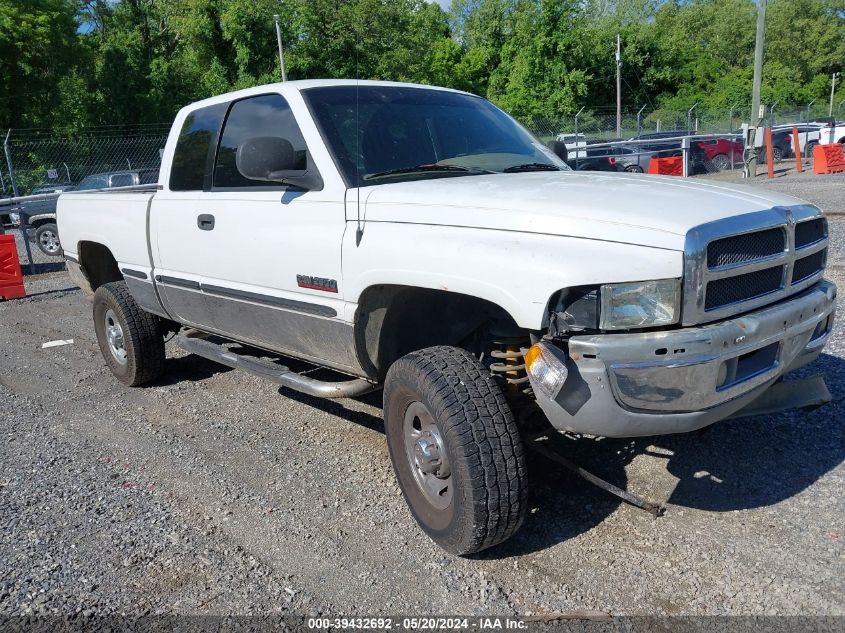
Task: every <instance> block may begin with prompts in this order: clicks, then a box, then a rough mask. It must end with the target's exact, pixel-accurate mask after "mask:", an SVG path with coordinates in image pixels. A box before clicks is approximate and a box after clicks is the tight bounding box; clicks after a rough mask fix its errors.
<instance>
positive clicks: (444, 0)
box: [435, 0, 452, 9]
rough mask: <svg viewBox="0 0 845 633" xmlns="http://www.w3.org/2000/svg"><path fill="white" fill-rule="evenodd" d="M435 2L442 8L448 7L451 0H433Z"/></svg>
mask: <svg viewBox="0 0 845 633" xmlns="http://www.w3.org/2000/svg"><path fill="white" fill-rule="evenodd" d="M435 2H437V4H439V5H440V6H441V7H443V8H444V9H448V8H449V5H450V4H451V2H452V0H435Z"/></svg>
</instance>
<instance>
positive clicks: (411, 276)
mask: <svg viewBox="0 0 845 633" xmlns="http://www.w3.org/2000/svg"><path fill="white" fill-rule="evenodd" d="M58 221H59V227H60V230H61V234H62V242H63V244H64V251H65V256H66V258H67V260H68V266H69V270H70V271H71V274H72V276H73V278H74V279H75V281H76V283H78V284H79V285H80V286H81V287H82V288H83V289H84V290H86V291H88V292H90V293H92V296H93V315H94V328H95V330H96V334H97V338H98V340H99V344H100V347H101V349H102V352H103V356H104V358H105V361H106V363H107V365H108V366H109V368H110V369H111V371H112V372H113V373H114V375H115V376H117V378H118V379H119V380H121V381H122V382H123V383H125V384H127V385H139V384H141V383H144V382H147V381H150V380H154V379H155V378H157V377H158V376H159V375H160V374H161V373H162V372H164V371H165V370H166V368H167V365H166V363H165V359H164V356H165V348H164V337H165V336H166V335H168V334H171V333H177V332H179V333H180V335H179V336H177V338H176V342H177V343H178V345H180V346H181V347H183V348H184V349H187V350H189V351H190V352H193V353H196V354H199V355H202V356H205V357H207V358H211V359H213V360H215V361H218V362H221V363H224V364H227V365H230V366H232V367H238V368H242V369H245V370H247V371H251V372H254V373H256V374H259V375H262V376H265V377H266V378H268V379H270V380H273V381H275V382H276V383H278V384H281V385H285V386H287V387H289V388H292V389H295V390H299V391H302V392H305V393H308V394H311V395H315V396H323V397H330V398H331V397H354V396H358V395H361V394H364V393H366V392H369V391H373V390H376V389H380V388H383V392H384V417H385V427H386V436H387V442H388V446H389V451H390V456H391V459H392V462H393V466H394V469H395V471H396V475H397V478H398V481H399V484H400V487H401V489H402V491H403V493H404V495H405V498H406V500H407V502H408V505H409V506H410V508H411V511H412V513H413V515H414V516H415V518H416V519H417V521H418V522H419V524H420V525H421V527H422V528H423V529H424V530H425V532H426V533H427V534H429V535H430V536H431V537H432V539H433V540H434V541H436V542H437V543H438V544H440V545H441V546H442V547H444V548H445V549H447V550H449V551H451V552H455V553H458V554H467V553H470V552H475V551H478V550H481V549H483V548H486V547H490V546H492V545H495V544H497V543H500V542H502V541H503V540H505V539H507V538H508V537H509V536H511V535H512V534H513V533H514V531H516V530H517V528H518V527H519V525H520V523H521V521H522V518H523V514H524V512H525V510H526V485H527V477H526V457H525V454H524V447H523V441H522V439H521V435H520V428H519V427H518V423H517V422H516V419H517V416H515V415H514V411H515V410H516V409H518V408H521V407H535V408H536V407H539V409H541V410H542V412H543V413H544V414H545V417H546V418H548V421H549V422H550V423H551V425H552V426H553V427H554V428H556V429H558V430H560V431H565V432H571V433H577V434H585V435H592V436H609V437H628V436H644V435H654V434H666V433H678V432H684V431H692V430H694V429H698V428H701V427H704V426H706V425H709V424H712V423H714V422H716V421H718V420H722V419H725V418H729V417H736V416H740V415H747V414H751V413H753V412H760V411H764V410H779V409H783V408H788V407H810V406H817V405H819V404H822V403H824V402H825V401H827V400H829V398H830V396H829V394H828V393H827V390H826V388H825V385H824V382H823V380H822V379H821V377H820V376H817V377H814V378H811V379H805V380H804V381H802V382H800V383H795V382H794V381H793V382H784V381H781V380H780V378H781V377H782V376H783V375H784V374H785V373H786V372H787V371H789V370H792V369H794V368H796V367H799V366H801V365H804V364H806V363H808V362H810V361H813V360H814V359H815V358H816V357H817V356H818V355H819V353H820V351H821V349H822V347H823V346H824V344H825V342H826V341H827V339H828V337H829V334H830V331H831V325H832V320H833V312H834V305H835V298H836V287H835V286H834V285H833V284H832V283H830V282H829V281H826V280H824V279H823V274H824V268H825V260H826V256H827V255H826V254H827V243H828V230H827V222H826V220H825V218H824V216H823V214H822V211H820V210H819V209H818V208H816V207H814V206H812V205H810V204H807V203H805V202H802V201H800V200H797V199H795V198H791V197H788V196H785V195H781V194H777V193H773V192H769V191H759V190H754V189H747V188H739V187H728V186H722V185H715V184H709V183H694V182H691V181H689V180H685V179H680V178H670V177H657V176H642V175H633V174H615V173H614V174H609V173H596V174H590V173H585V172H573V171H571V170H569V169H568V168H567V167H566V165H565V164H564V163H563V161H561V160H560V159H559V158H558V157H557V156H555V155H554V154H553V153H552V152H550V151H549V150H548V149H547V148H546V147H544V146H543V145H542V144H541V143H539V142H538V141H537V140H536V139H535V138H533V137H532V136H531V135H530V134H529V133H528V132H526V131H525V130H524V129H523V128H522V127H521V126H520V125H519V124H518V123H516V122H515V121H514V120H513V119H511V118H510V117H509V116H508V115H506V114H505V113H504V112H502V111H501V110H499V109H497V108H496V107H495V106H493V105H492V104H490V103H489V102H487V101H485V100H484V99H481V98H479V97H476V96H473V95H470V94H465V93H462V92H457V91H453V90H445V89H439V88H432V87H426V86H417V85H409V84H398V83H384V82H365V81H361V82H355V81H329V80H326V81H299V82H288V83H282V84H275V85H268V86H261V87H257V88H252V89H249V90H243V91H240V92H235V93H232V94H226V95H222V96H219V97H214V98H212V99H207V100H205V101H201V102H199V103H195V104H193V105H190V106H188V107H186V108H184V109H183V110H181V111H180V112H179V114H178V115H177V117H176V120H175V122H174V124H173V130H172V132H171V133H170V137H169V139H168V141H167V145H166V147H165V150H164V156H163V160H162V169H161V177H160V182H159V184H158V185H157V186H153V187H149V188H146V189H145V188H138V187H136V188H131V189H127V190H119V189H118V190H111V191H108V192H107V191H103V192H99V193H97V192H94V193H92V192H79V193H68V194H62V196H61V197H60V199H59V203H58ZM233 343H237V344H238V345H233ZM244 345H246V346H249V348H248V349H249V350H250V351H249V352H248V353H245V352H244V347H243V346H244ZM256 350H257V351H256ZM262 355H263V356H262ZM279 356H286V357H293V358H296V359H299V360H305V361H308V362H310V363H312V364H315V365H319V366H322V367H324V368H330V369H332V370H334V372H335V373H336V374H337V377H338V380H335V381H329V380H319V379H317V378H316V377H315V376H314V375H313V374H312V373H311V372H307V373H306V372H302V373H297V372H294V371H292V370H290V369H288V368H287V367H284V366H283V365H281V364H279V362H278V360H279ZM329 373H332V372H329ZM796 384H799V385H800V388H796Z"/></svg>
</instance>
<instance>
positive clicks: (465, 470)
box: [384, 346, 528, 555]
mask: <svg viewBox="0 0 845 633" xmlns="http://www.w3.org/2000/svg"><path fill="white" fill-rule="evenodd" d="M384 417H385V428H386V434H387V443H388V448H389V451H390V459H391V462H392V463H393V468H394V471H395V472H396V477H397V479H398V481H399V486H400V488H401V489H402V494H403V495H404V497H405V500H406V502H407V503H408V506H409V507H410V509H411V513H412V514H413V516H414V518H415V519H416V521H417V523H419V525H420V527H421V528H422V529H423V530H424V531H425V532H426V534H428V535H429V536H430V537H431V538H432V540H434V542H435V543H437V544H438V545H440V546H441V547H442V548H443V549H445V550H447V551H449V552H451V553H453V554H457V555H466V554H472V553H474V552H478V551H480V550H483V549H486V548H488V547H492V546H494V545H497V544H499V543H501V542H503V541H505V540H507V539H508V538H510V537H511V536H512V535H513V534H514V532H516V531H517V529H519V526H520V525H521V524H522V520H523V517H524V514H525V507H526V495H527V488H528V485H527V484H528V482H527V469H526V465H525V454H524V449H523V446H522V440H521V438H520V436H519V432H518V429H517V426H516V422H515V420H514V417H513V414H512V412H511V410H510V407H509V406H508V404H507V401H506V400H505V396H504V394H503V393H502V390H501V389H500V388H499V385H498V384H497V383H496V382H495V380H494V378H493V376H492V375H491V374H490V372H489V371H488V370H487V369H486V368H485V367H484V366H483V365H482V364H481V363H480V362H479V361H478V360H477V359H476V358H475V357H474V356H472V355H471V354H470V353H469V352H466V351H465V350H462V349H459V348H456V347H445V346H440V347H430V348H427V349H423V350H419V351H416V352H412V353H411V354H408V355H407V356H404V357H403V358H400V359H399V360H398V361H396V362H395V363H394V364H393V365H392V366H391V368H390V370H389V371H388V373H387V378H386V380H385V387H384Z"/></svg>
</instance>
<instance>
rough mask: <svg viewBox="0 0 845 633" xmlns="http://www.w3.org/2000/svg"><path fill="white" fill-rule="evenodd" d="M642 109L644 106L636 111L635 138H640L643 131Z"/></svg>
mask: <svg viewBox="0 0 845 633" xmlns="http://www.w3.org/2000/svg"><path fill="white" fill-rule="evenodd" d="M643 110H645V106H643V107H642V108H640V110H639V112H637V138H640V136H641V135H642V133H643Z"/></svg>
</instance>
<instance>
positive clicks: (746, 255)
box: [707, 229, 787, 270]
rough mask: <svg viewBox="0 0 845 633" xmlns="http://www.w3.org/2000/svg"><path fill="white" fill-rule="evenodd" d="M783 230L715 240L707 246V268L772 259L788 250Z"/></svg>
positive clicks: (757, 232) (770, 230) (771, 230)
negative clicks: (773, 256)
mask: <svg viewBox="0 0 845 633" xmlns="http://www.w3.org/2000/svg"><path fill="white" fill-rule="evenodd" d="M786 246H787V244H786V232H785V231H784V230H783V229H769V230H767V231H755V232H754V233H745V234H743V235H732V236H730V237H723V238H722V239H720V240H714V241H712V242H710V244H708V245H707V267H708V268H710V269H711V270H712V269H714V268H721V267H722V266H730V265H731V264H741V263H743V262H750V261H753V260H755V259H763V258H764V257H771V256H772V255H777V254H778V253H782V252H784V251H785V250H786Z"/></svg>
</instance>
